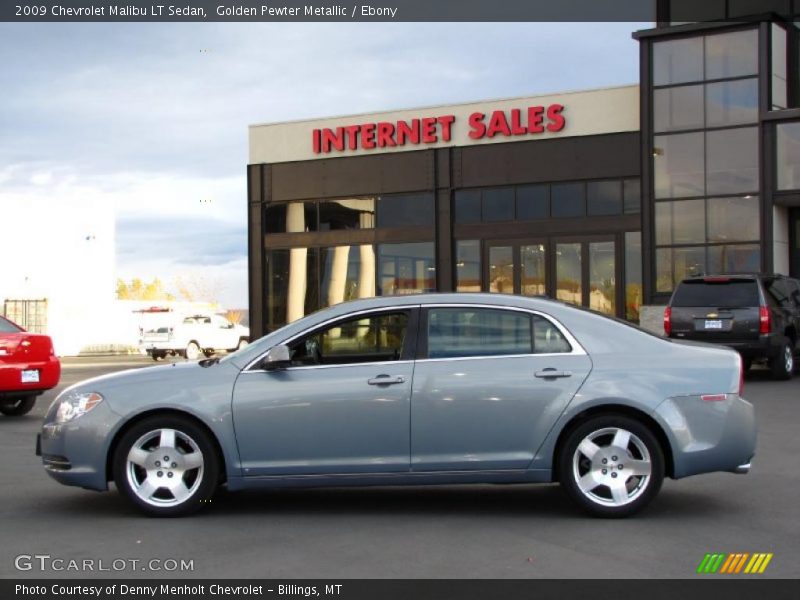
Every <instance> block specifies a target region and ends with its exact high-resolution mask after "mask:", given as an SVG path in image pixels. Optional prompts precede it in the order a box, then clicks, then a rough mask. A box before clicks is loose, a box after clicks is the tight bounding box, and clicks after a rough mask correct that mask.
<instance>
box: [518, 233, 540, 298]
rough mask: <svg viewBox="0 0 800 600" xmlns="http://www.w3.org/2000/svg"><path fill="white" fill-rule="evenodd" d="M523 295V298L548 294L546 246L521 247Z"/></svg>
mask: <svg viewBox="0 0 800 600" xmlns="http://www.w3.org/2000/svg"><path fill="white" fill-rule="evenodd" d="M519 253H520V259H521V260H520V265H521V267H522V274H521V276H522V282H521V293H522V295H523V296H544V295H545V294H546V293H547V261H546V260H545V259H546V254H545V248H544V244H531V245H527V246H521V247H520V249H519Z"/></svg>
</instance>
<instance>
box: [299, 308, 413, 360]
mask: <svg viewBox="0 0 800 600" xmlns="http://www.w3.org/2000/svg"><path fill="white" fill-rule="evenodd" d="M407 328H408V314H407V313H397V314H379V315H373V316H360V317H358V318H356V319H351V320H349V321H344V322H339V323H336V324H335V325H333V326H331V327H327V328H326V329H323V330H322V331H316V332H314V333H312V334H311V335H309V336H306V337H304V338H301V339H300V340H297V341H296V342H293V343H292V344H291V345H290V346H289V355H290V357H291V360H292V365H294V366H310V365H343V364H344V365H346V364H358V363H371V362H385V361H390V360H400V357H401V356H402V353H403V342H404V341H405V337H406V330H407Z"/></svg>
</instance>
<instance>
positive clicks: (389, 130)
mask: <svg viewBox="0 0 800 600" xmlns="http://www.w3.org/2000/svg"><path fill="white" fill-rule="evenodd" d="M393 135H394V125H392V124H391V123H385V122H381V123H378V148H385V147H387V146H394V145H395V143H394V138H393V137H392V136H393Z"/></svg>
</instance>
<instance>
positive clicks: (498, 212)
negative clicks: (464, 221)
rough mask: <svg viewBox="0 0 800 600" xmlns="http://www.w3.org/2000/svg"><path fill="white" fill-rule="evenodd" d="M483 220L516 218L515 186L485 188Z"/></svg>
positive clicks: (510, 219)
mask: <svg viewBox="0 0 800 600" xmlns="http://www.w3.org/2000/svg"><path fill="white" fill-rule="evenodd" d="M482 215H483V220H484V221H487V222H491V221H513V220H514V188H511V187H507V188H493V189H488V190H483V209H482Z"/></svg>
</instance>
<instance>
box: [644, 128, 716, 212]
mask: <svg viewBox="0 0 800 600" xmlns="http://www.w3.org/2000/svg"><path fill="white" fill-rule="evenodd" d="M653 165H654V171H655V193H656V198H681V197H685V196H703V195H705V185H704V174H705V153H704V151H703V134H702V133H680V134H675V135H657V136H655V138H654V142H653Z"/></svg>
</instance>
